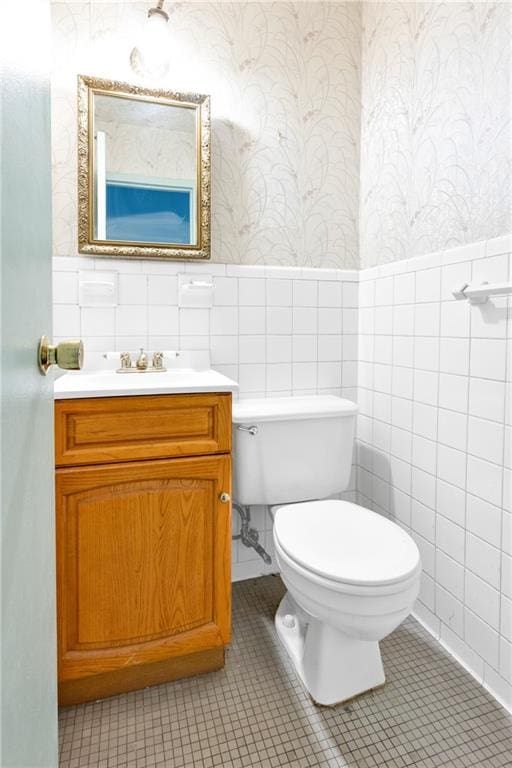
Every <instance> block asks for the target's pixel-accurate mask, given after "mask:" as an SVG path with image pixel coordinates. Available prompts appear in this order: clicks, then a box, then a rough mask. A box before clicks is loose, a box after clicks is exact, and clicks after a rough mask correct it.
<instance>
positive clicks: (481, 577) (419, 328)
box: [357, 237, 512, 707]
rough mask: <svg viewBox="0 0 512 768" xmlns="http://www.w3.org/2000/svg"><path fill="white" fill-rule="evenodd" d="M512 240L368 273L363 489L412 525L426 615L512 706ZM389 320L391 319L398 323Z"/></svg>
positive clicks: (362, 353) (365, 498)
mask: <svg viewBox="0 0 512 768" xmlns="http://www.w3.org/2000/svg"><path fill="white" fill-rule="evenodd" d="M511 253H512V238H508V237H504V238H496V239H494V240H490V241H487V242H482V243H474V244H471V245H469V246H467V247H458V248H456V249H452V250H447V251H445V252H443V253H442V254H441V255H440V254H439V253H436V254H432V255H431V256H423V257H421V258H417V259H411V260H408V261H401V262H395V263H393V264H390V265H386V266H383V267H377V268H372V269H367V270H364V271H362V272H361V273H360V280H361V282H360V324H359V330H360V337H359V388H358V401H359V406H360V409H361V417H360V419H359V425H358V451H357V456H358V498H359V500H360V502H361V503H363V504H366V505H368V506H371V507H373V508H374V509H376V510H377V511H379V512H381V513H382V514H385V515H388V516H390V517H391V518H392V519H394V520H395V521H396V522H397V523H398V524H400V525H402V526H403V527H404V528H406V529H407V530H409V531H410V532H411V534H412V536H413V537H414V538H415V540H416V541H417V543H418V546H419V549H420V552H421V556H422V560H423V571H424V573H423V581H422V588H421V593H420V598H419V601H418V603H417V608H416V613H417V615H418V616H419V617H420V619H421V620H422V621H423V622H424V623H426V624H427V625H428V626H429V627H430V629H431V630H432V631H433V632H434V634H436V635H437V636H438V637H439V638H440V640H441V642H443V643H444V644H445V645H446V646H447V647H448V648H449V649H450V650H451V651H452V653H454V654H455V655H456V656H457V657H458V658H459V659H460V660H461V661H462V662H463V663H464V664H465V665H466V666H468V668H470V669H471V671H472V672H473V674H475V675H476V676H477V677H478V678H479V679H481V680H482V681H483V682H484V684H485V685H487V687H489V688H490V689H491V690H492V691H493V692H494V694H495V695H497V696H498V697H500V698H501V700H502V701H503V702H505V703H506V704H507V705H508V706H509V707H510V706H512V671H511V670H512V645H511V641H512V601H511V599H510V597H511V594H512V569H511V562H512V560H511V558H510V553H511V551H512V528H511V521H512V510H511V498H510V486H511V480H510V477H511V474H512V472H511V456H512V430H511V428H510V425H511V421H512V403H511V398H512V342H511V336H512V322H511V319H510V318H511V312H512V310H511V307H512V302H511V300H510V299H506V298H496V299H494V300H492V301H490V302H489V303H488V304H486V305H484V306H470V305H469V303H468V302H466V301H460V302H458V301H455V300H454V299H453V297H452V295H451V289H452V287H453V286H454V285H455V284H456V283H457V282H463V281H465V280H471V279H473V280H482V281H483V280H487V281H489V282H493V281H505V280H511V279H512V256H511V255H510V254H511ZM390 328H391V329H392V330H391V331H390Z"/></svg>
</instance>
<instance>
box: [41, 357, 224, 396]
mask: <svg viewBox="0 0 512 768" xmlns="http://www.w3.org/2000/svg"><path fill="white" fill-rule="evenodd" d="M86 355H87V350H86ZM164 355H165V356H164V366H165V367H166V368H167V371H165V372H159V373H152V372H151V371H144V372H143V373H116V368H117V367H118V366H119V364H120V363H119V353H110V352H109V353H105V354H102V355H99V354H97V353H96V354H94V353H93V354H92V355H90V356H89V361H87V357H86V365H88V367H87V368H85V369H84V370H81V371H69V372H67V373H65V374H63V375H62V376H60V377H59V378H58V379H56V380H55V383H54V397H55V399H56V400H64V399H71V398H81V397H116V396H123V395H124V396H126V395H164V394H179V393H181V392H182V393H185V392H189V393H194V392H195V393H201V392H235V391H236V390H237V389H238V384H237V383H236V381H233V380H232V379H229V378H228V377H227V376H224V375H223V374H222V373H219V372H218V371H215V370H214V369H213V368H211V367H210V361H209V355H208V353H206V352H180V353H179V354H178V356H176V353H170V352H168V353H164Z"/></svg>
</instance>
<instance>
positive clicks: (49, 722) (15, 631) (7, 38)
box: [0, 0, 57, 768]
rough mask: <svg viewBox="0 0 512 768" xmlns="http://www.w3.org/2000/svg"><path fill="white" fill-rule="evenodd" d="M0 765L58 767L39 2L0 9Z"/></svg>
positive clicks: (45, 40) (44, 95)
mask: <svg viewBox="0 0 512 768" xmlns="http://www.w3.org/2000/svg"><path fill="white" fill-rule="evenodd" d="M0 6H1V7H0V34H1V35H2V36H3V39H2V40H0V57H1V66H2V85H1V94H0V151H1V156H0V158H1V197H0V201H1V218H0V233H1V239H0V255H1V329H0V330H1V339H2V350H1V383H2V393H1V394H2V422H1V424H2V433H1V462H0V467H1V480H2V487H1V503H2V508H1V514H2V517H1V576H2V590H1V596H2V604H1V640H2V648H1V651H2V658H1V675H2V679H1V697H2V698H1V720H2V731H1V732H2V744H1V756H0V765H1V767H2V768H11V766H17V767H20V768H21V767H23V768H54V766H56V765H57V706H56V665H55V658H56V639H55V553H54V549H55V545H54V541H55V532H54V500H53V484H54V482H53V475H54V471H53V406H52V381H51V378H52V377H51V376H49V377H47V378H46V379H45V378H44V377H42V376H41V375H40V373H39V371H38V369H37V365H36V349H37V340H38V337H39V336H40V335H41V334H42V333H43V332H46V333H48V334H49V335H51V314H50V311H51V310H50V303H51V250H50V247H51V246H50V243H51V203H50V201H51V181H50V109H49V106H50V98H49V76H48V73H47V72H48V69H47V68H48V49H49V40H50V32H49V30H50V27H49V3H48V0H28V2H24V3H23V5H21V4H20V3H18V2H15V1H14V0H3V2H2V3H1V4H0Z"/></svg>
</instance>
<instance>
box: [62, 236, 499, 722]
mask: <svg viewBox="0 0 512 768" xmlns="http://www.w3.org/2000/svg"><path fill="white" fill-rule="evenodd" d="M511 252H512V237H500V238H495V239H493V240H489V241H486V242H480V243H475V244H472V245H469V246H461V247H457V248H453V249H450V250H445V251H443V252H439V253H435V254H430V255H427V256H421V257H417V258H415V259H410V260H405V261H399V262H393V263H391V264H387V265H383V266H380V267H376V268H371V269H366V270H363V271H361V272H357V271H350V270H336V269H332V270H327V269H326V270H323V269H309V268H308V269H306V268H295V267H285V268H280V267H263V266H261V267H260V266H247V267H246V266H235V265H223V264H212V263H178V262H169V263H166V262H145V261H133V262H131V261H119V262H118V261H113V260H103V259H89V258H65V257H62V258H56V259H55V261H54V270H55V272H54V301H55V337H56V339H57V340H58V339H59V338H62V337H65V336H67V337H69V336H72V335H81V336H82V337H83V338H84V341H85V344H86V349H87V348H89V349H112V350H118V351H121V350H122V349H125V348H137V347H139V346H142V345H144V346H146V347H147V348H149V349H152V348H155V347H159V348H167V349H169V348H177V349H179V348H182V349H209V350H210V351H211V356H212V364H213V365H214V367H215V368H217V369H218V370H220V371H222V372H224V373H226V374H227V375H229V376H232V377H233V378H235V379H236V380H238V381H239V382H240V396H242V397H261V396H265V395H267V396H271V395H274V396H284V395H290V394H294V395H299V394H313V393H334V394H341V395H343V396H346V397H349V398H351V399H356V400H357V402H358V403H359V406H360V415H359V419H358V445H357V496H356V478H355V475H356V473H355V472H354V473H353V474H354V477H353V479H352V481H351V485H350V487H349V489H348V491H347V493H346V494H345V497H346V498H348V499H351V500H353V499H355V498H357V499H358V501H359V502H360V503H361V504H364V505H366V506H370V507H372V508H373V509H376V510H377V511H379V512H381V513H383V514H386V515H388V516H390V517H391V518H392V519H394V520H395V521H396V522H398V523H399V524H400V525H402V526H403V527H405V528H406V529H407V530H409V531H410V532H411V534H412V535H413V536H414V538H415V540H416V541H417V543H418V546H419V548H420V551H421V555H422V559H423V566H424V577H423V584H422V590H421V595H420V599H419V601H418V603H417V606H416V612H415V613H416V616H417V617H418V618H419V619H420V620H421V621H422V622H423V623H424V624H425V626H427V627H428V628H429V629H430V631H431V632H432V633H433V635H434V636H435V637H437V638H438V639H439V640H440V642H441V643H442V644H443V645H445V646H446V647H447V648H448V649H449V650H450V652H451V653H452V654H454V655H455V656H456V657H457V658H458V659H459V660H460V661H461V662H462V664H464V666H466V667H467V668H468V669H469V670H470V671H471V672H472V674H473V675H474V676H475V677H476V678H477V679H478V680H480V681H481V682H483V684H484V685H485V686H486V687H487V688H488V689H489V690H490V691H491V692H492V693H493V695H494V696H496V697H497V698H498V699H499V700H500V701H502V702H504V703H505V704H506V706H508V707H509V708H510V707H511V706H512V510H511V498H510V497H511V483H512V481H511V476H512V436H511V434H512V433H511V429H512V344H511V321H510V311H511V310H510V306H511V300H510V299H506V298H496V299H494V300H492V302H490V303H489V304H487V305H484V306H483V307H478V306H470V305H469V304H468V302H466V301H460V302H458V301H455V300H454V299H453V297H452V295H451V290H452V288H453V287H454V285H455V284H456V283H457V282H462V281H464V280H469V279H473V280H482V281H484V280H488V281H490V282H491V281H501V280H506V279H510V278H511V277H512V272H511V269H512V258H511V256H510V253H511ZM80 270H85V271H87V270H94V271H97V270H106V271H110V272H115V273H116V276H117V277H116V280H117V287H118V300H117V304H116V306H115V307H110V308H90V307H80V306H79V303H78V275H79V271H80ZM183 272H191V273H197V274H201V275H203V276H207V275H211V276H212V277H213V281H214V283H215V297H214V306H213V307H212V308H211V309H207V310H203V309H197V310H190V309H182V308H179V307H178V306H177V275H178V274H179V273H183ZM358 283H359V285H358ZM358 296H359V299H358ZM252 514H253V524H254V527H255V528H256V529H257V530H258V531H259V533H260V541H261V543H262V544H263V546H264V547H265V548H266V549H267V550H268V551H269V552H270V554H271V555H272V556H273V547H272V525H271V521H270V519H269V516H268V513H267V511H266V510H265V508H258V507H256V508H254V509H253V510H252ZM234 518H235V519H234V532H235V533H237V532H238V520H237V519H236V516H234ZM275 569H276V565H275V560H274V558H273V563H272V565H271V566H269V567H267V566H265V565H264V563H263V561H262V560H261V559H260V558H258V557H257V556H256V555H255V554H254V552H253V551H252V550H250V549H247V548H245V547H244V546H243V545H241V544H240V543H239V542H234V545H233V578H234V580H239V579H245V578H249V577H253V576H258V575H261V574H264V573H268V572H271V571H273V570H275Z"/></svg>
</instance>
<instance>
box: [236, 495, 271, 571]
mask: <svg viewBox="0 0 512 768" xmlns="http://www.w3.org/2000/svg"><path fill="white" fill-rule="evenodd" d="M232 507H233V509H236V511H237V512H238V514H239V515H240V520H241V522H242V525H241V527H240V533H237V534H236V535H235V536H233V539H240V541H241V542H242V544H243V545H244V546H245V547H249V548H251V547H252V549H254V551H255V552H256V553H257V554H258V555H259V556H260V557H261V559H262V560H263V562H264V563H266V564H267V565H270V564H271V562H272V558H271V557H270V555H269V554H268V552H266V551H265V550H264V549H263V547H262V546H261V544H260V543H259V539H260V535H259V533H258V531H257V530H256V529H255V528H251V527H250V526H251V511H250V507H242V506H241V505H240V504H237V503H236V502H235V501H233V502H232Z"/></svg>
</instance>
